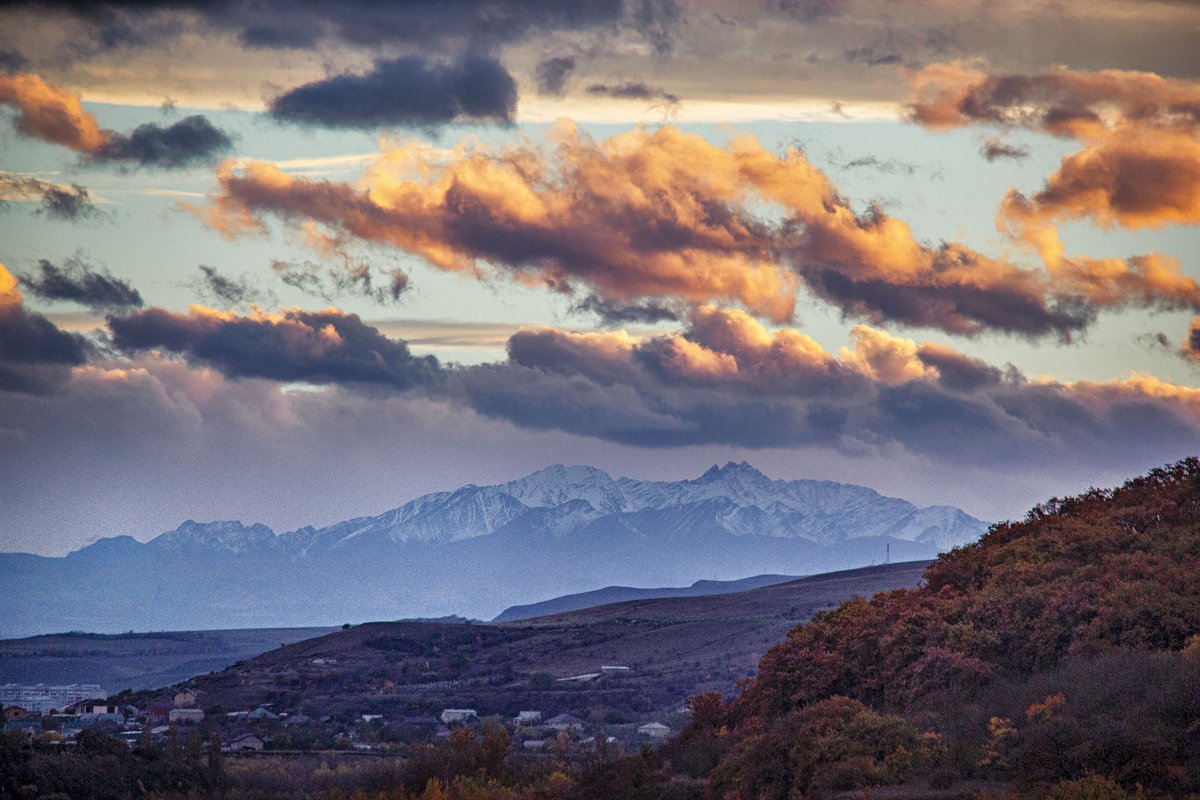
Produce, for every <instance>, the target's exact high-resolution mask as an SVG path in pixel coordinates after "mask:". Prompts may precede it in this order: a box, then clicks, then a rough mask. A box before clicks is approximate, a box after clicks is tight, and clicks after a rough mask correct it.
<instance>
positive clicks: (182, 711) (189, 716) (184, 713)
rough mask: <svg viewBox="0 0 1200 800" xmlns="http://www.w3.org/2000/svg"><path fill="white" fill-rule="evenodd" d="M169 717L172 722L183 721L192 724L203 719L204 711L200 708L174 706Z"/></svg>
mask: <svg viewBox="0 0 1200 800" xmlns="http://www.w3.org/2000/svg"><path fill="white" fill-rule="evenodd" d="M167 719H168V720H169V721H171V722H182V723H183V724H185V725H191V724H193V723H196V722H201V721H203V719H204V712H203V711H201V710H200V709H198V708H172V709H171V712H170V713H169V714H168V715H167Z"/></svg>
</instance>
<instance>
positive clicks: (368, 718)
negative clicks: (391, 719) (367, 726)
mask: <svg viewBox="0 0 1200 800" xmlns="http://www.w3.org/2000/svg"><path fill="white" fill-rule="evenodd" d="M377 719H383V714H363V715H362V721H363V722H374V721H375V720H377Z"/></svg>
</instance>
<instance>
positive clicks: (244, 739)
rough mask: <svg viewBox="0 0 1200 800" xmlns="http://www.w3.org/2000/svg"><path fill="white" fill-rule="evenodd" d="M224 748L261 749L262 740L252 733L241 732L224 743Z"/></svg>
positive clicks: (230, 749) (234, 750) (233, 750)
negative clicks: (227, 742)
mask: <svg viewBox="0 0 1200 800" xmlns="http://www.w3.org/2000/svg"><path fill="white" fill-rule="evenodd" d="M225 749H226V750H229V751H231V752H236V751H238V750H255V751H258V750H262V749H263V740H262V739H260V738H258V737H257V736H255V735H254V734H253V733H243V734H242V735H241V736H238V737H237V738H235V739H231V740H230V741H229V744H227V745H225Z"/></svg>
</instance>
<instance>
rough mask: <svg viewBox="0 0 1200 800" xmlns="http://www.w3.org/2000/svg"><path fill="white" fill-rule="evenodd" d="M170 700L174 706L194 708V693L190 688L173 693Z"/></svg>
mask: <svg viewBox="0 0 1200 800" xmlns="http://www.w3.org/2000/svg"><path fill="white" fill-rule="evenodd" d="M171 702H172V703H173V704H174V705H175V707H176V708H195V707H196V693H195V692H193V691H192V690H191V689H181V690H180V691H178V692H176V693H175V697H174V698H172V700H171Z"/></svg>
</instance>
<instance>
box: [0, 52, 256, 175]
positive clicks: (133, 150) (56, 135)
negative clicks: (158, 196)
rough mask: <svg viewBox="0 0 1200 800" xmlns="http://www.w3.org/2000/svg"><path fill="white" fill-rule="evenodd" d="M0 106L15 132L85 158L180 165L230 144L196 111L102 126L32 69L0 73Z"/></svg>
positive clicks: (203, 160)
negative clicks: (129, 126)
mask: <svg viewBox="0 0 1200 800" xmlns="http://www.w3.org/2000/svg"><path fill="white" fill-rule="evenodd" d="M0 105H9V106H12V107H14V108H15V109H16V110H17V117H16V128H17V131H18V132H19V133H21V134H23V135H25V136H29V137H31V138H34V139H41V140H42V141H45V142H50V143H52V144H58V145H62V146H63V147H69V148H70V149H72V150H75V151H76V152H79V153H82V154H84V155H85V156H86V157H87V158H88V159H89V160H95V161H118V162H126V163H136V164H139V165H141V166H155V167H169V168H173V167H186V166H194V165H198V164H203V163H206V162H208V161H209V160H211V159H212V157H213V156H215V155H216V154H217V153H220V152H223V151H227V150H229V149H230V147H231V146H232V145H233V141H232V140H231V139H230V138H229V135H228V134H226V133H225V132H224V131H222V130H220V129H219V128H217V127H216V126H214V125H213V124H212V123H211V122H209V121H208V118H207V117H204V116H202V115H200V114H193V115H192V116H189V117H185V118H183V119H181V120H179V121H178V122H175V123H173V124H171V125H169V126H166V127H163V126H161V125H157V124H155V123H150V122H147V123H143V124H141V125H139V126H137V127H136V128H134V129H133V131H132V132H130V133H128V134H124V133H117V132H115V131H110V130H105V129H102V128H101V127H100V125H99V124H98V123H97V122H96V118H95V117H93V116H92V115H91V114H90V113H88V112H87V111H85V110H84V108H83V105H82V103H81V102H80V96H79V95H78V94H76V93H75V92H71V91H68V90H66V89H63V88H62V87H60V86H54V85H52V84H49V83H46V82H45V81H44V80H42V78H41V76H39V75H35V74H32V73H26V74H18V75H0Z"/></svg>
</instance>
